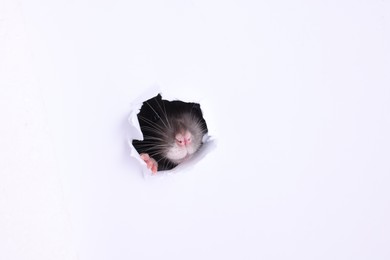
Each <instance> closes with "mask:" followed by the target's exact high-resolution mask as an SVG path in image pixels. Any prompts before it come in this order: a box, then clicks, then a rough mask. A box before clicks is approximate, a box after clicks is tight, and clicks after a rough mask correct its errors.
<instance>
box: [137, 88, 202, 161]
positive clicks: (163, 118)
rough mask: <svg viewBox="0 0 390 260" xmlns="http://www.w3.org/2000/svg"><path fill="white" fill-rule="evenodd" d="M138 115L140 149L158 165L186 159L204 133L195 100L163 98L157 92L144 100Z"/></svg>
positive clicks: (199, 143) (198, 107)
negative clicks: (141, 135) (141, 138)
mask: <svg viewBox="0 0 390 260" xmlns="http://www.w3.org/2000/svg"><path fill="white" fill-rule="evenodd" d="M138 118H139V122H140V126H141V130H142V133H143V135H144V141H143V144H142V145H143V148H142V149H143V150H142V152H146V153H148V154H150V155H151V156H152V157H154V158H155V159H156V160H157V161H159V165H160V162H162V163H164V162H166V163H172V164H179V163H181V162H182V161H184V160H186V159H187V158H188V157H190V156H191V155H192V154H194V153H195V152H196V151H197V150H198V149H199V148H200V146H201V145H202V139H203V136H204V135H205V134H207V125H206V121H205V120H204V119H203V114H202V111H201V109H200V105H199V104H197V103H186V102H182V101H167V100H163V99H162V98H161V95H158V96H156V97H154V98H152V99H149V100H147V101H145V102H144V104H143V106H142V108H141V111H140V113H139V114H138ZM139 147H141V145H140V146H139Z"/></svg>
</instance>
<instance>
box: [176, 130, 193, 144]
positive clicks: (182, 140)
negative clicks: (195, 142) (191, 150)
mask: <svg viewBox="0 0 390 260" xmlns="http://www.w3.org/2000/svg"><path fill="white" fill-rule="evenodd" d="M176 143H177V144H178V145H179V146H186V145H189V144H190V143H191V134H190V133H189V132H188V131H187V132H186V133H185V134H177V135H176Z"/></svg>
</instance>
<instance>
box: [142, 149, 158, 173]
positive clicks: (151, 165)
mask: <svg viewBox="0 0 390 260" xmlns="http://www.w3.org/2000/svg"><path fill="white" fill-rule="evenodd" d="M140 157H141V159H142V160H143V161H144V162H145V163H146V167H147V168H148V169H149V170H151V171H152V173H153V174H156V173H157V168H158V164H157V162H156V160H155V159H153V158H152V157H150V156H149V154H147V153H141V154H140Z"/></svg>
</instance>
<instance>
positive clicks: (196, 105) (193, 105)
mask: <svg viewBox="0 0 390 260" xmlns="http://www.w3.org/2000/svg"><path fill="white" fill-rule="evenodd" d="M192 108H195V109H197V110H200V104H199V103H192Z"/></svg>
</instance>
